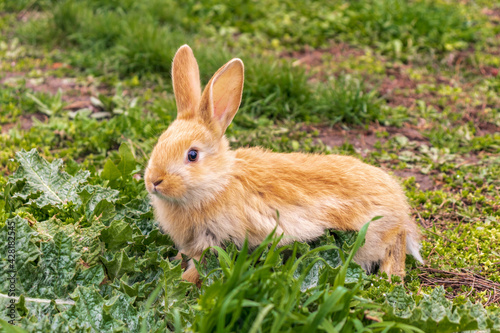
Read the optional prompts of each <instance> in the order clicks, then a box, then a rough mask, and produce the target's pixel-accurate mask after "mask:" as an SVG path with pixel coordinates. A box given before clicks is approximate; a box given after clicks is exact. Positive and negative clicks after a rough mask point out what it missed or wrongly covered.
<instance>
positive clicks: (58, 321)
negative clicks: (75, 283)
mask: <svg viewBox="0 0 500 333" xmlns="http://www.w3.org/2000/svg"><path fill="white" fill-rule="evenodd" d="M73 298H74V299H75V302H76V304H75V305H74V306H72V307H71V308H70V309H69V310H67V311H65V312H62V313H61V314H60V315H57V316H55V317H54V320H53V325H62V323H64V324H66V326H67V328H68V330H69V331H75V330H78V331H81V330H90V331H92V332H119V331H122V330H123V329H124V328H125V326H126V325H125V323H124V322H123V321H121V320H119V319H116V318H113V316H112V315H110V314H108V313H107V312H106V311H105V309H104V305H105V300H104V298H103V297H102V296H101V295H100V294H99V292H98V290H96V289H95V288H93V287H90V288H87V287H78V288H77V289H76V290H75V292H74V293H73Z"/></svg>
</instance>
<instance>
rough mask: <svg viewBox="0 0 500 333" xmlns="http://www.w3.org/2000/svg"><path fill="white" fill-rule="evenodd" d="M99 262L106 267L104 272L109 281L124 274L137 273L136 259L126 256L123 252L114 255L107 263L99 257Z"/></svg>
mask: <svg viewBox="0 0 500 333" xmlns="http://www.w3.org/2000/svg"><path fill="white" fill-rule="evenodd" d="M101 261H102V262H103V264H104V266H105V267H106V272H107V273H108V276H109V279H110V280H111V281H113V280H114V279H115V278H119V277H120V276H122V275H123V274H125V273H132V272H139V270H138V269H137V268H136V267H135V264H136V258H134V257H129V256H127V254H126V253H125V251H124V250H121V251H120V252H117V253H115V255H114V256H113V259H111V260H109V261H108V260H107V259H106V258H104V257H102V256H101Z"/></svg>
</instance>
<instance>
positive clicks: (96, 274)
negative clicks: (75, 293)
mask: <svg viewBox="0 0 500 333" xmlns="http://www.w3.org/2000/svg"><path fill="white" fill-rule="evenodd" d="M104 277H105V274H104V269H103V268H102V266H101V265H96V266H94V267H91V268H88V269H86V270H83V271H80V272H79V273H78V274H77V276H76V279H75V280H76V283H77V285H79V286H91V285H94V286H98V285H99V284H101V282H102V281H103V280H104Z"/></svg>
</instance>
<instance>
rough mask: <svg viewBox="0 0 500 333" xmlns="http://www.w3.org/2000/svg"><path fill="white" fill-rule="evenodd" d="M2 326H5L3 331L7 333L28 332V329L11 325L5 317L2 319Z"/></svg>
mask: <svg viewBox="0 0 500 333" xmlns="http://www.w3.org/2000/svg"><path fill="white" fill-rule="evenodd" d="M0 326H1V327H2V328H3V331H4V332H5V333H28V331H26V330H24V329H22V328H20V327H17V326H14V325H11V324H9V323H8V322H6V321H5V320H3V319H0Z"/></svg>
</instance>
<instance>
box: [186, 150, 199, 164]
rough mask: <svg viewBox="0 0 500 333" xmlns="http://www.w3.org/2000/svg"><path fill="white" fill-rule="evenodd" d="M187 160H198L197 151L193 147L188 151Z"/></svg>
mask: <svg viewBox="0 0 500 333" xmlns="http://www.w3.org/2000/svg"><path fill="white" fill-rule="evenodd" d="M188 160H189V162H196V160H198V151H196V150H194V149H191V150H190V151H188Z"/></svg>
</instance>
